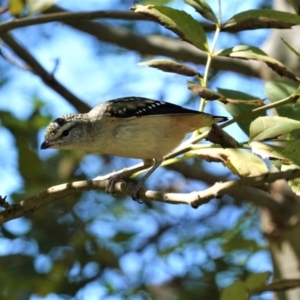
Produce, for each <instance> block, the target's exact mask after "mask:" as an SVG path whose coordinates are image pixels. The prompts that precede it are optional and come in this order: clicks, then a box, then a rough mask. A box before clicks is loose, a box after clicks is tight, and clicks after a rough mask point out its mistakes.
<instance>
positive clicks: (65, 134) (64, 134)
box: [62, 130, 70, 136]
mask: <svg viewBox="0 0 300 300" xmlns="http://www.w3.org/2000/svg"><path fill="white" fill-rule="evenodd" d="M69 132H70V131H69V130H64V131H63V132H62V135H63V136H67V135H69Z"/></svg>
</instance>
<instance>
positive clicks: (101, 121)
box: [41, 97, 227, 200]
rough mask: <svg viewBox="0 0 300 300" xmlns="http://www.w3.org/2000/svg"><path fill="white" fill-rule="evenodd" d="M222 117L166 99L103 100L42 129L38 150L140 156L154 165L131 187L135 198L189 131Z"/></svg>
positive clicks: (56, 120) (139, 157)
mask: <svg viewBox="0 0 300 300" xmlns="http://www.w3.org/2000/svg"><path fill="white" fill-rule="evenodd" d="M226 120H227V118H226V117H222V116H213V115H210V114H207V113H204V112H199V111H196V110H191V109H188V108H184V107H182V106H179V105H176V104H173V103H169V102H164V101H159V100H152V99H148V98H144V97H124V98H118V99H114V100H109V101H106V102H103V103H101V104H99V105H97V106H95V107H94V108H93V109H92V110H90V111H89V112H87V113H77V114H67V115H64V116H61V117H59V118H57V119H55V120H54V121H52V122H51V123H50V124H49V125H48V127H47V128H46V132H45V138H44V141H43V143H42V144H41V149H48V148H56V149H62V150H81V151H85V152H89V153H99V154H109V155H115V156H121V157H128V158H137V159H142V160H143V161H144V165H145V166H149V163H150V165H152V167H151V168H150V169H149V171H148V172H147V173H146V174H145V175H144V176H143V177H142V178H141V179H140V180H139V181H138V183H137V184H136V185H135V187H134V189H133V193H132V198H133V199H135V200H136V199H138V192H139V190H140V189H142V188H143V187H144V183H145V181H146V179H147V178H148V177H149V176H150V175H151V174H152V173H153V172H154V171H155V170H156V169H157V168H158V167H159V166H160V165H161V163H162V161H163V158H164V156H165V155H167V154H169V153H170V152H171V151H172V150H174V149H175V148H176V147H177V146H179V145H180V143H181V142H182V140H183V139H184V138H185V136H186V135H187V134H188V133H189V132H192V131H195V130H197V129H199V128H201V127H207V126H211V125H213V124H215V123H217V122H223V121H226ZM114 184H115V182H112V184H111V187H112V189H113V187H114ZM110 191H111V189H110Z"/></svg>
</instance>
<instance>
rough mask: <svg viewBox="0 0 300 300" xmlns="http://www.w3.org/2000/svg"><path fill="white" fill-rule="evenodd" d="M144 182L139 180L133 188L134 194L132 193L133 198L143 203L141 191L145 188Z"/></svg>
mask: <svg viewBox="0 0 300 300" xmlns="http://www.w3.org/2000/svg"><path fill="white" fill-rule="evenodd" d="M144 188H145V187H144V182H143V181H139V182H138V183H137V184H136V185H135V186H134V188H133V191H132V194H131V198H132V199H133V200H134V201H136V202H137V203H140V204H141V203H143V201H140V199H139V195H138V194H139V191H140V190H141V189H144Z"/></svg>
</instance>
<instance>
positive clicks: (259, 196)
mask: <svg viewBox="0 0 300 300" xmlns="http://www.w3.org/2000/svg"><path fill="white" fill-rule="evenodd" d="M141 167H142V165H141V164H139V165H137V166H133V167H131V168H129V169H126V171H128V170H131V171H132V172H133V171H134V169H141ZM123 171H124V170H121V171H118V172H114V173H112V174H107V175H105V176H102V177H97V178H95V179H94V180H83V181H75V182H71V183H64V184H60V185H57V186H53V187H50V188H48V189H46V190H43V191H41V192H39V193H37V194H35V195H33V196H31V197H29V198H27V199H25V200H23V201H21V202H20V203H19V204H17V205H14V206H13V207H10V209H9V210H4V211H2V212H1V213H0V224H3V223H4V222H7V221H9V220H12V219H15V218H18V217H21V216H24V215H26V214H27V213H29V212H33V211H35V210H36V209H38V208H40V207H42V206H44V205H46V204H49V203H51V202H54V201H55V200H58V199H61V198H62V197H65V196H68V195H71V194H75V193H78V192H83V191H89V190H105V189H106V187H107V185H108V183H109V178H111V177H112V176H113V175H118V174H121V173H122V172H123ZM299 177H300V169H294V170H288V171H285V172H276V173H266V174H263V175H259V176H254V177H246V178H242V179H239V180H231V181H227V182H223V183H215V184H214V185H213V186H211V187H210V188H208V189H206V190H204V191H198V192H192V193H186V194H183V193H163V192H159V191H150V190H148V191H144V190H141V191H140V192H139V197H140V199H141V200H148V201H157V202H163V203H170V204H188V205H191V206H192V207H194V208H197V207H199V206H200V205H202V204H205V203H208V202H209V201H210V200H211V199H214V198H220V197H222V196H224V195H225V194H231V195H234V193H236V191H237V192H239V189H240V190H242V191H243V192H242V195H243V196H242V198H244V199H245V200H248V201H249V202H252V203H255V204H256V205H259V206H263V207H266V208H268V209H269V210H271V212H272V213H274V214H278V213H279V212H280V211H281V209H280V208H281V206H280V204H278V203H277V202H275V201H274V200H273V199H272V197H268V196H267V195H268V194H267V193H266V192H264V191H261V190H259V189H256V188H254V187H256V186H260V185H261V184H263V183H271V182H274V181H276V180H279V179H286V180H291V179H294V178H299ZM245 187H246V190H245ZM133 188H134V186H133V185H132V184H131V183H125V182H124V181H122V182H118V183H117V184H116V185H115V188H114V191H115V192H117V193H126V194H127V195H131V194H132V192H133ZM248 194H249V195H251V196H254V197H250V198H248V197H247V195H248Z"/></svg>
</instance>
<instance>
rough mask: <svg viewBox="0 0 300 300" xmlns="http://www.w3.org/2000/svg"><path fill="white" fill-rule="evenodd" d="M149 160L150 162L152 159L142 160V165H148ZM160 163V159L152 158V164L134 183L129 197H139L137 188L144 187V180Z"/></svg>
mask: <svg viewBox="0 0 300 300" xmlns="http://www.w3.org/2000/svg"><path fill="white" fill-rule="evenodd" d="M149 162H152V160H150V159H148V160H144V166H147V165H149ZM161 163H162V159H160V160H157V159H154V164H153V166H152V167H151V169H150V170H149V171H148V172H147V173H146V174H145V175H144V177H142V178H141V179H140V180H139V181H138V183H137V184H136V185H135V187H134V189H133V192H132V194H131V197H132V199H133V200H136V201H138V199H139V197H138V192H139V190H140V189H142V188H144V184H145V181H146V180H147V179H148V177H149V176H150V175H151V174H152V173H153V172H154V171H155V170H156V169H157V168H158V167H159V166H160V165H161Z"/></svg>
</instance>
